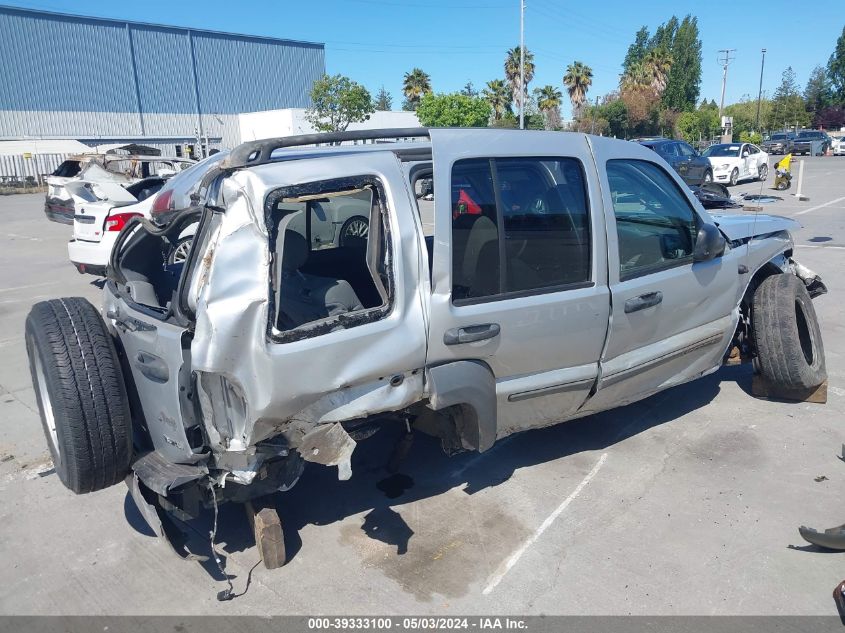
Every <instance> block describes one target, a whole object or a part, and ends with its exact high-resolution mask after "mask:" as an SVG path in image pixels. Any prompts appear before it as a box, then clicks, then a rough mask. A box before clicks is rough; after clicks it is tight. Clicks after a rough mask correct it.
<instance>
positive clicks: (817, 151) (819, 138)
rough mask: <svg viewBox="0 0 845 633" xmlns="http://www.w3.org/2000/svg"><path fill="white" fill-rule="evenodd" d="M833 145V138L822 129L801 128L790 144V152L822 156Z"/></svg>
mask: <svg viewBox="0 0 845 633" xmlns="http://www.w3.org/2000/svg"><path fill="white" fill-rule="evenodd" d="M831 145H833V139H831V138H830V136H828V134H827V132H823V131H822V130H801V131H800V132H798V134H797V135H796V137H795V141H794V142H793V144H792V153H793V154H795V155H799V154H807V155H813V156H823V155H824V154H826V153H827V150H828V149H830V147H831Z"/></svg>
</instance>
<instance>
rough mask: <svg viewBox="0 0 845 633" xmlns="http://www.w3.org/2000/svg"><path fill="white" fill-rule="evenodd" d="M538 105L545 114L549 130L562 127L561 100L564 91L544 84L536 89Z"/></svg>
mask: <svg viewBox="0 0 845 633" xmlns="http://www.w3.org/2000/svg"><path fill="white" fill-rule="evenodd" d="M535 92H536V97H537V107H538V108H539V109H540V112H541V113H542V114H543V118H544V120H545V123H546V125H545V127H546V129H547V130H556V129H558V128H559V127H560V101H561V99H563V93H562V92H561V91H560V90H558V89H557V88H555V87H554V86H543V87H542V88H538V89H537V90H536V91H535Z"/></svg>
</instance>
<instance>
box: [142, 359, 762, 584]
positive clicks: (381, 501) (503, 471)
mask: <svg viewBox="0 0 845 633" xmlns="http://www.w3.org/2000/svg"><path fill="white" fill-rule="evenodd" d="M751 377H752V369H751V366H750V365H742V366H736V367H723V368H722V369H721V370H720V371H718V372H716V373H715V374H712V375H710V376H707V377H704V378H702V379H699V380H696V381H693V382H691V383H687V384H685V385H681V386H678V387H674V388H672V389H669V390H667V391H664V392H661V393H659V394H656V395H654V396H652V397H650V398H647V399H645V400H642V401H640V402H637V403H634V404H631V405H628V406H626V407H622V408H619V409H614V410H611V411H606V412H603V413H598V414H595V415H591V416H588V417H585V418H581V419H577V420H573V421H570V422H567V423H564V424H558V425H555V426H550V427H547V428H543V429H537V430H532V431H528V432H524V433H519V434H515V435H512V436H510V437H508V438H505V439H503V440H500V441H499V442H497V443H496V444H495V445H494V446H493V448H491V449H490V450H489V451H487V452H485V453H482V454H479V453H474V452H467V453H461V454H459V455H455V456H452V457H449V456H447V455H445V454H444V453H443V451H442V450H441V447H440V442H439V440H438V439H436V438H432V437H429V436H426V435H423V434H421V433H416V434H415V438H414V443H413V446H412V448H411V450H410V453H409V455H408V457H407V458H406V460H405V461H404V462H403V463H402V465H401V467H400V469H399V470H400V474H397V475H391V474H390V473H389V472H388V471H387V468H386V465H387V463H388V460H389V458H390V455H391V452H392V450H393V447H394V446H395V444H396V442H397V441H398V440H399V439H400V438H401V437H402V434H403V433H404V429H403V428H401V427H400V426H399V425H396V426H395V427H392V426H388V427H385V428H383V429H382V430H380V431H379V432H378V433H376V434H375V435H374V436H373V437H372V438H371V439H368V440H364V441H362V442H359V444H358V447H357V448H356V450H355V453H354V454H353V459H352V473H353V475H352V478H351V479H350V480H348V481H339V480H338V479H337V469H336V468H334V467H329V468H327V467H325V466H320V465H317V464H313V463H309V464H307V465H306V468H305V472H304V473H303V475H302V477H301V479H300V481H299V483H297V485H296V486H295V487H294V488H293V489H292V490H290V491H288V492H284V493H278V494H277V495H275V505H276V508H277V510H278V512H279V516H280V518H281V521H282V524H283V526H284V537H285V548H286V553H287V560H288V561H290V560H292V559H293V558H295V557H296V556H297V554H298V553H299V551H300V549H301V548H302V538H301V536H300V533H301V532H302V530H303V529H304V528H305V527H306V526H309V525H311V526H325V525H330V524H332V523H336V522H339V521H343V520H345V519H347V518H348V517H350V516H353V515H357V514H361V513H364V516H363V522H362V523H361V525H360V530H361V531H362V532H363V533H364V534H366V535H367V536H368V537H369V538H371V539H374V540H376V541H380V542H382V543H385V544H387V545H389V546H391V547H395V554H396V555H397V556H403V555H405V554H406V553H407V552H408V548H409V546H410V544H411V542H412V539H413V537H414V531H413V530H412V529H411V528H410V527H409V526H408V524H407V523H406V522H405V520H404V519H403V518H402V516H401V515H400V514H399V513H398V512H396V510H394V509H393V506H398V505H405V504H408V503H412V502H414V501H418V500H421V499H427V498H431V497H436V496H439V495H443V494H445V493H447V492H448V491H451V490H453V489H455V488H458V489H459V490H461V491H462V492H463V493H465V494H467V495H473V494H476V493H478V492H479V491H481V490H485V489H487V488H491V487H495V486H498V485H500V484H502V483H504V482H506V481H508V480H509V479H510V478H511V477H512V476H513V474H514V473H515V472H516V471H518V470H519V469H522V468H530V467H533V466H537V465H540V464H544V463H547V462H552V461H556V460H560V459H563V458H566V457H569V456H572V455H576V454H578V453H583V452H587V451H601V450H605V449H607V448H609V447H611V446H613V445H615V444H617V443H619V442H622V441H624V440H626V439H628V438H630V437H632V436H634V435H637V434H639V433H642V432H644V431H646V430H648V429H651V428H653V427H657V426H660V425H663V424H666V423H669V422H672V421H674V420H677V419H678V418H680V417H682V416H684V415H686V414H688V413H690V412H692V411H695V410H697V409H700V408H701V407H704V406H705V405H707V404H708V403H710V402H711V401H712V400H713V399H714V398H715V397H716V396H717V395H718V393H719V391H720V384H721V383H722V382H729V383H730V382H733V383H736V384H738V385H739V386H740V388H742V389H743V391H749V392H750V388H751ZM132 505H133V504H132V502H131V500H128V501H127V511H126V515H127V520H128V521H129V522H130V524H132V525H133V527H135V528H136V529H138V530H139V531H143V532H144V533H147V534H149V533H150V532H149V530H148V529H145V528H144V525H145V524H144V523H143V520H142V519H141V518H140V515H139V514H138V513H137V510H134V509H131V510H130V509H128V507H129V506H132ZM455 511H456V512H460V511H461V510H460V507H457V506H456V508H455ZM212 521H213V513H212V512H211V511H205V512H204V513H203V515H202V516H201V517H200V518H199V519H197V520H196V521H192V522H191V523H190V524H189V527H190V531H191V532H192V533H193V534H190V535H189V537H190V538H189V541H188V546H189V547H190V548H191V550H192V551H194V552H196V553H203V554H207V553H208V551H209V542H208V534H209V531H210V529H211V525H212ZM139 523H140V524H141V525H139ZM217 542H218V543H225V546H224V547H223V548H222V549H223V551H225V552H226V553H228V554H229V555H231V554H233V553H237V552H244V551H247V550H250V549H253V551H255V554H256V556H257V550H254V548H255V540H254V537H253V534H252V531H251V529H250V527H249V524H248V522H247V519H246V516H245V512H244V509H243V507H242V506H241V505H239V504H232V503H230V504H225V505H222V506H221V507H220V509H219V516H218V527H217ZM221 562H222V563H223V565H224V568H225V559H223V557H221ZM247 562H249V561H247ZM203 567H204V568H205V569H206V571H207V572H208V573H209V575H210V576H212V577H213V578H214V579H215V580H223V576H222V575H221V574H220V572H219V570H218V569H217V565H216V563H215V562H214V560H213V558H212V559H210V560H209V561H208V562H207V563H204V564H203ZM230 577H231V578H234V576H230Z"/></svg>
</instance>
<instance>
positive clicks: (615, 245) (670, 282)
mask: <svg viewBox="0 0 845 633" xmlns="http://www.w3.org/2000/svg"><path fill="white" fill-rule="evenodd" d="M604 171H605V173H606V177H605V178H604V179H603V187H604V188H605V196H604V198H605V200H607V201H609V204H608V205H607V206H606V207H605V214H606V215H605V217H606V218H607V222H608V241H609V243H608V256H609V270H610V292H611V298H612V302H611V303H612V308H611V310H612V316H611V330H610V334H609V336H608V340H607V343H606V347H605V351H604V354H603V356H602V360H601V366H600V381H599V387H598V391H597V393H596V394H595V395H594V396H593V397H592V398H591V399H590V400H589V401H588V402H587V404H586V405H585V409H586V410H589V411H600V410H602V409H606V408H610V407H614V406H619V405H623V404H626V403H628V402H633V401H635V400H639V399H641V398H644V397H646V396H648V395H650V394H652V393H655V392H657V391H660V390H662V389H665V388H666V387H670V386H672V385H675V384H680V383H683V382H686V381H687V380H691V379H693V378H696V377H698V376H700V375H702V374H703V373H706V372H708V371H710V370H712V369H714V368H716V367H718V366H719V365H720V363H721V359H722V355H723V354H724V352H725V350H726V349H727V346H728V343H729V341H730V340H731V338H732V336H733V333H734V330H735V328H736V323H737V318H738V312H737V309H736V308H737V306H736V303H737V301H736V297H737V291H738V284H739V280H740V277H739V275H738V272H737V270H738V264H739V253H740V251H738V250H737V251H731V250H728V251H726V252H725V254H724V255H723V256H721V257H717V258H715V259H712V260H710V261H706V262H694V261H693V249H694V246H695V240H696V235H697V231H698V228H699V227H700V226H701V224H702V223H703V222H704V221H705V219H704V218H702V217H699V215H698V213H697V212H696V210H695V207H694V206H693V203H692V200H691V198H690V196H688V195H686V193H685V192H684V189H685V188H682V186H681V185H680V183H679V182H678V180H677V179H676V178H674V177H673V176H672V175H670V174H669V173H668V172H667V171H665V170H664V169H663V168H662V167H661V166H660V165H657V164H656V163H652V162H650V161H646V160H633V159H621V160H608V161H606V169H605V170H604Z"/></svg>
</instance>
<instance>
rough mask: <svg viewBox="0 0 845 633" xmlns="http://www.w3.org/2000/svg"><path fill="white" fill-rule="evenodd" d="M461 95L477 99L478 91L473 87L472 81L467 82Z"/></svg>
mask: <svg viewBox="0 0 845 633" xmlns="http://www.w3.org/2000/svg"><path fill="white" fill-rule="evenodd" d="M461 94H462V95H466V96H467V97H477V96H478V90H476V89H475V86H474V85H472V81H467V82H466V83H465V84H464V87H463V88H461Z"/></svg>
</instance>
